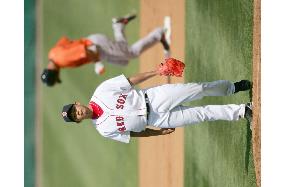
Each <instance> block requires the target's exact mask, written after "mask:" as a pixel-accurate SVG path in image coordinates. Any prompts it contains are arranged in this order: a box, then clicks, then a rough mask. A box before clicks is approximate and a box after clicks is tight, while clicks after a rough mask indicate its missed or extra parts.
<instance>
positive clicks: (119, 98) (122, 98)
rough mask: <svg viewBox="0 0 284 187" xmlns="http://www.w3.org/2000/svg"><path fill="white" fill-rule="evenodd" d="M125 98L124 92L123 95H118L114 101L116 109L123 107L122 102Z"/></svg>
mask: <svg viewBox="0 0 284 187" xmlns="http://www.w3.org/2000/svg"><path fill="white" fill-rule="evenodd" d="M126 98H127V94H125V95H123V94H120V96H119V97H118V99H117V100H116V102H117V104H116V109H123V108H124V103H125V101H126Z"/></svg>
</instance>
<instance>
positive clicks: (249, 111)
mask: <svg viewBox="0 0 284 187" xmlns="http://www.w3.org/2000/svg"><path fill="white" fill-rule="evenodd" d="M252 109H253V103H252V102H249V103H247V104H246V106H245V118H246V119H247V120H248V122H249V123H250V130H252V126H251V125H252V123H251V122H252Z"/></svg>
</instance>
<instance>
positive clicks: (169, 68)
mask: <svg viewBox="0 0 284 187" xmlns="http://www.w3.org/2000/svg"><path fill="white" fill-rule="evenodd" d="M184 67H185V64H184V63H183V62H181V61H179V60H177V59H174V58H167V59H165V62H164V63H161V64H160V65H159V67H158V71H159V72H160V75H165V76H176V77H181V76H182V73H183V70H184Z"/></svg>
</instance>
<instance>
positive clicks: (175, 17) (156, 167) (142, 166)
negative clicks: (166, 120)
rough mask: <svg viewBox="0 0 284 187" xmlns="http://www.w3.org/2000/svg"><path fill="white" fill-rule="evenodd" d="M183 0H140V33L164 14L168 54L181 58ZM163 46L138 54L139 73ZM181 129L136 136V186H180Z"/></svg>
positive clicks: (155, 80)
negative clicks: (167, 25)
mask: <svg viewBox="0 0 284 187" xmlns="http://www.w3.org/2000/svg"><path fill="white" fill-rule="evenodd" d="M184 5H185V2H184V1H183V0H180V1H175V0H156V1H152V0H140V24H141V25H140V28H141V29H140V36H145V35H146V34H147V33H149V32H151V31H152V30H153V29H154V28H156V27H157V26H162V25H163V19H164V16H170V17H171V21H172V44H171V49H172V56H173V57H175V58H177V59H180V60H183V61H184V46H185V45H184V40H185V33H184V24H185V23H184V19H185V16H184V13H185V10H184V9H185V6H184ZM163 59H164V57H163V48H162V46H161V45H156V46H155V47H154V48H152V49H151V50H148V51H146V52H145V53H144V54H143V55H142V56H141V57H140V72H145V71H148V70H152V69H154V68H155V67H157V65H158V64H159V63H161V62H162V61H163ZM169 81H170V82H171V83H175V82H183V79H182V78H174V79H170V80H168V79H167V78H166V77H155V78H153V79H151V80H149V81H146V82H144V83H143V84H141V85H140V87H142V88H145V87H150V86H156V85H158V84H163V83H167V82H169ZM183 165H184V132H183V129H182V128H179V129H177V130H176V131H175V133H172V134H170V135H167V136H160V137H150V138H140V139H139V186H140V187H144V186H145V187H146V186H147V187H152V186H153V187H159V186H162V187H169V186H174V187H182V186H183V185H184V171H183V170H184V167H183Z"/></svg>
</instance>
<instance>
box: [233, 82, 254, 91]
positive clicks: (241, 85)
mask: <svg viewBox="0 0 284 187" xmlns="http://www.w3.org/2000/svg"><path fill="white" fill-rule="evenodd" d="M234 85H235V92H234V93H237V92H239V91H247V90H250V89H251V88H252V83H251V81H249V80H241V81H239V82H235V83H234Z"/></svg>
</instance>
